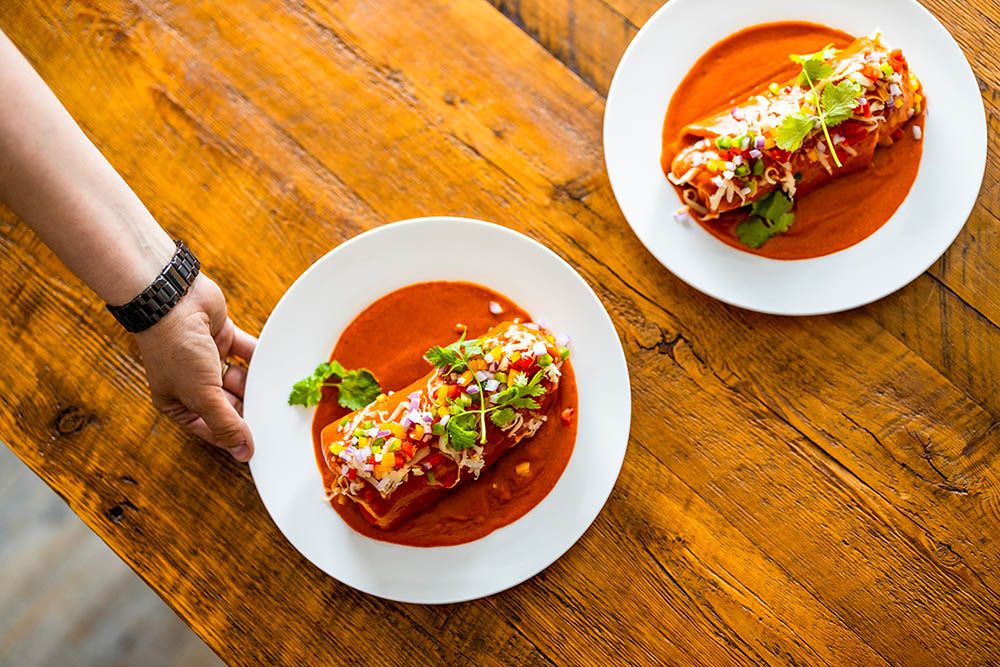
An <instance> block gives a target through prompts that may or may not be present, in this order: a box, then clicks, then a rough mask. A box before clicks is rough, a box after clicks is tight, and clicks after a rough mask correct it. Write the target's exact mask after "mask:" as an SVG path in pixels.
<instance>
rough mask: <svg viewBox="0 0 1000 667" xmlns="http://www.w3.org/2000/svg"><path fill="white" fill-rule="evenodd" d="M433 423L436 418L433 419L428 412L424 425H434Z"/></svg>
mask: <svg viewBox="0 0 1000 667" xmlns="http://www.w3.org/2000/svg"><path fill="white" fill-rule="evenodd" d="M433 421H434V417H432V416H431V414H430V413H429V412H428V413H427V414H425V415H424V423H425V424H430V423H432V422H433Z"/></svg>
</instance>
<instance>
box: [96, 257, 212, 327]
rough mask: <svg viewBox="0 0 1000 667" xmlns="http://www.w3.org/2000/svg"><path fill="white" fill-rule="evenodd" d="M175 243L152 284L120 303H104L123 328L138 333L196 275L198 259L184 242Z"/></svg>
mask: <svg viewBox="0 0 1000 667" xmlns="http://www.w3.org/2000/svg"><path fill="white" fill-rule="evenodd" d="M175 243H176V244H177V251H176V252H175V253H174V256H173V258H171V260H170V263H169V264H167V266H166V268H164V269H163V271H162V272H161V273H160V275H158V276H157V277H156V280H154V281H153V284H151V285H150V286H149V287H147V288H146V289H144V290H143V291H142V293H141V294H139V296H137V297H135V298H134V299H132V300H131V301H129V302H128V303H126V304H125V305H124V306H112V305H111V304H107V307H108V311H109V312H110V313H111V314H112V315H114V316H115V319H116V320H118V322H119V323H120V324H121V325H122V326H123V327H125V329H126V330H128V331H130V332H132V333H139V332H140V331H145V330H146V329H148V328H149V327H151V326H153V325H154V324H156V323H157V322H159V321H160V319H161V318H162V317H163V316H164V315H166V314H167V313H169V312H170V309H171V308H173V307H174V306H176V305H177V302H178V301H180V300H181V297H182V296H184V295H185V294H187V291H188V288H190V287H191V283H193V282H194V279H195V278H196V277H197V276H198V271H199V270H200V269H201V264H200V263H199V262H198V258H197V257H195V256H194V253H193V252H191V249H190V248H188V247H187V246H186V245H184V241H175Z"/></svg>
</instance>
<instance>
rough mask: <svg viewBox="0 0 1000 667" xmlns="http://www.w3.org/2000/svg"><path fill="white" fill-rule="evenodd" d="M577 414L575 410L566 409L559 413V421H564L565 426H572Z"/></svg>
mask: <svg viewBox="0 0 1000 667" xmlns="http://www.w3.org/2000/svg"><path fill="white" fill-rule="evenodd" d="M575 412H576V411H575V410H573V408H566V409H565V410H563V411H562V412H560V413H559V419H561V420H562V423H563V424H564V425H565V426H569V425H570V424H572V423H573V417H574V415H575Z"/></svg>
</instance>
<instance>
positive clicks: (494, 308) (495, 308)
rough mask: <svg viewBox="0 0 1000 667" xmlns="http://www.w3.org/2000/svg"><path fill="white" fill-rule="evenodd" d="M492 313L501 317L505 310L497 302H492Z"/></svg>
mask: <svg viewBox="0 0 1000 667" xmlns="http://www.w3.org/2000/svg"><path fill="white" fill-rule="evenodd" d="M490 312H491V313H493V314H494V315H499V314H500V313H502V312H503V308H502V307H501V306H500V304H499V303H497V302H496V301H490Z"/></svg>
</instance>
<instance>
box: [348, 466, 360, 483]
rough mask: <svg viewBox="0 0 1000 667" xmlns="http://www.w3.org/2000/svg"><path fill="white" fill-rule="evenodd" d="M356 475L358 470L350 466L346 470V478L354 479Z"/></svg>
mask: <svg viewBox="0 0 1000 667" xmlns="http://www.w3.org/2000/svg"><path fill="white" fill-rule="evenodd" d="M357 476H358V471H357V470H355V469H354V468H351V469H350V470H348V471H347V479H349V480H351V481H354V480H355V479H356V478H357Z"/></svg>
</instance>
